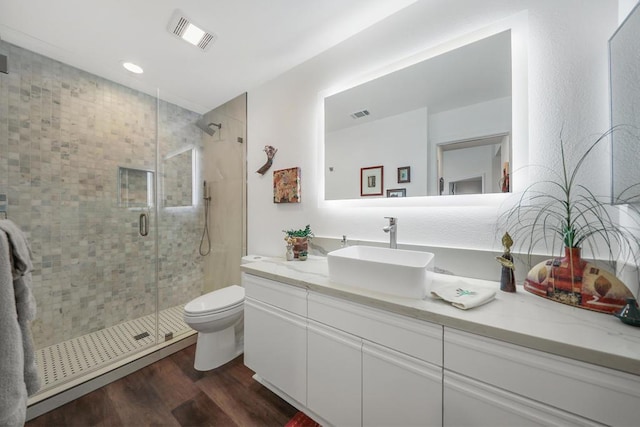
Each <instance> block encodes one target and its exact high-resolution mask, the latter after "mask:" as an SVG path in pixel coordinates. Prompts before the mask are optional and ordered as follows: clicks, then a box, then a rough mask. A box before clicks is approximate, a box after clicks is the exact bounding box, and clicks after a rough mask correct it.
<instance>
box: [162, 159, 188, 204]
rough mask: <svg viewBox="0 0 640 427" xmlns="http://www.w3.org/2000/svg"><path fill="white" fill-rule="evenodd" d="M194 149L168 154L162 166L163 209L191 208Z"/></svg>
mask: <svg viewBox="0 0 640 427" xmlns="http://www.w3.org/2000/svg"><path fill="white" fill-rule="evenodd" d="M195 159H196V156H195V149H194V148H193V147H191V148H187V149H186V150H182V151H180V152H177V153H172V154H169V155H168V156H166V157H165V158H164V161H163V164H162V168H163V170H162V178H163V179H162V185H163V195H164V197H163V200H164V206H165V207H179V206H193V193H194V184H195V183H194V176H195V175H194V170H195Z"/></svg>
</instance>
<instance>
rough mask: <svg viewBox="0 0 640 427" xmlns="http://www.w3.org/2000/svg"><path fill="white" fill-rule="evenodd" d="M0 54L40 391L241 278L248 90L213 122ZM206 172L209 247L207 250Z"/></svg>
mask: <svg viewBox="0 0 640 427" xmlns="http://www.w3.org/2000/svg"><path fill="white" fill-rule="evenodd" d="M0 54H3V55H6V56H7V57H8V65H9V73H8V74H0V198H2V199H4V198H6V202H3V203H4V204H5V205H6V211H7V216H8V218H9V219H11V220H13V221H14V222H15V223H16V224H18V226H20V228H21V229H22V230H23V231H25V232H26V234H27V237H28V238H29V240H30V243H31V246H32V251H33V261H34V271H33V293H34V296H35V298H36V302H37V306H38V317H37V319H36V321H34V322H33V324H32V332H33V336H34V344H35V347H36V349H37V356H36V357H37V362H38V367H39V369H40V372H41V376H42V380H43V388H42V390H41V392H40V393H39V395H36V396H35V397H34V398H33V399H32V403H33V402H37V401H39V400H42V399H44V398H45V397H48V396H50V395H53V394H55V393H57V392H59V391H61V390H64V389H65V388H68V387H71V386H73V385H74V384H77V383H80V382H82V381H86V380H87V379H88V378H91V377H92V376H95V375H97V374H100V373H103V372H105V371H107V370H109V369H111V367H113V366H115V365H116V364H118V363H122V362H123V361H125V360H131V358H132V357H133V358H135V357H136V355H137V354H144V353H149V352H151V351H153V350H155V349H158V348H160V347H161V346H164V345H168V344H171V343H174V342H177V341H179V340H180V339H181V338H184V337H185V336H186V335H187V334H192V331H191V330H190V329H189V328H188V327H187V326H186V325H185V324H184V322H183V320H182V308H183V306H184V304H185V303H187V302H188V301H189V300H191V299H193V298H195V297H196V296H198V295H201V294H202V293H203V292H205V291H208V290H212V289H217V288H221V287H224V286H227V285H230V284H232V283H239V267H238V265H239V259H240V257H241V255H242V253H243V249H244V218H245V212H244V209H245V207H244V206H245V204H244V197H243V194H244V191H245V189H244V185H245V184H244V182H245V176H246V172H245V171H246V168H245V163H244V162H245V153H244V149H245V148H244V147H245V144H239V143H238V141H239V140H244V138H245V129H246V126H245V125H246V113H245V115H243V114H242V113H241V111H242V109H243V108H244V109H245V110H244V111H246V97H245V96H244V95H243V96H241V97H238V98H237V99H236V100H233V101H231V102H230V105H226V104H225V105H224V106H221V107H219V108H217V109H215V110H212V111H211V112H209V113H207V114H206V115H205V116H206V117H207V118H209V116H211V117H213V116H215V120H212V121H215V122H216V123H220V124H221V125H222V127H221V129H219V130H217V131H216V132H215V134H214V135H209V134H208V133H205V132H203V131H202V130H201V129H200V128H199V127H198V126H196V122H197V121H198V120H201V119H202V118H203V116H201V115H200V114H198V113H195V112H192V111H189V110H187V109H185V108H182V107H180V106H178V105H175V104H172V103H169V102H166V101H163V100H162V98H163V96H161V95H162V93H161V92H160V91H158V93H157V94H156V96H152V95H148V94H145V93H141V92H138V91H135V90H133V89H130V88H127V87H125V86H122V85H120V84H117V83H114V82H111V81H108V80H105V79H103V78H100V77H98V76H95V75H92V74H90V73H87V72H84V71H81V70H78V69H76V68H73V67H71V66H69V65H66V64H62V63H60V62H57V61H54V60H52V59H49V58H46V57H43V56H41V55H38V54H36V53H34V52H31V51H28V50H26V49H23V48H21V47H18V46H15V45H11V44H9V43H6V42H2V41H0ZM174 99H175V98H174ZM239 111H240V113H238V112H239ZM221 156H223V157H221ZM204 180H207V181H208V182H210V183H211V185H212V193H211V195H212V204H211V212H210V215H209V230H210V234H211V242H212V251H211V253H210V254H209V255H208V256H207V257H202V256H200V255H199V254H198V245H199V242H200V237H201V233H202V230H203V227H204V210H203V207H204V204H203V202H202V197H203V194H202V183H203V181H204ZM222 214H223V215H222ZM221 263H223V265H222V267H220V264H221Z"/></svg>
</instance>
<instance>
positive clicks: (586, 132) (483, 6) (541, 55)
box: [248, 0, 617, 255]
mask: <svg viewBox="0 0 640 427" xmlns="http://www.w3.org/2000/svg"><path fill="white" fill-rule="evenodd" d="M612 3H613V4H612ZM525 10H528V13H527V15H528V31H529V36H528V38H527V39H528V66H527V67H526V69H525V70H524V72H526V73H528V115H526V116H524V117H523V115H522V114H520V113H519V112H516V113H515V116H514V127H515V126H516V125H518V124H522V123H525V124H526V122H527V121H528V129H529V131H528V148H527V150H528V158H529V159H531V160H535V162H536V163H543V164H549V165H553V164H557V157H556V155H555V153H557V143H558V137H559V134H560V131H561V129H563V137H564V139H565V140H566V141H567V143H569V144H572V145H574V146H575V145H579V144H586V143H588V142H589V141H590V140H591V137H592V136H593V134H596V133H600V132H602V131H604V130H605V129H606V128H607V126H608V83H607V40H608V38H609V37H610V36H611V34H612V33H613V31H614V29H615V27H616V23H617V7H616V4H615V2H612V1H610V0H589V1H585V0H563V1H557V0H530V1H525V0H484V1H478V0H452V1H446V2H431V1H419V2H417V3H416V4H414V5H412V6H410V7H408V8H407V9H405V10H403V11H400V12H398V13H397V14H395V15H393V16H391V17H389V18H387V19H386V20H384V21H382V22H380V23H378V24H376V25H374V26H372V27H370V28H368V29H367V30H365V31H363V32H361V33H359V34H358V35H356V36H354V37H352V38H351V39H349V40H347V41H345V42H343V43H341V44H339V45H337V46H335V47H333V48H332V49H330V50H328V51H326V52H324V53H322V54H320V55H318V56H316V57H315V58H313V59H311V60H309V61H307V62H306V63H304V64H302V65H300V66H298V67H296V68H294V69H292V70H291V71H289V72H287V73H285V74H283V75H281V76H280V77H278V78H276V79H274V80H272V81H270V82H267V83H265V84H263V85H262V86H260V87H257V88H255V89H253V90H250V91H249V95H248V101H249V108H248V141H249V146H248V168H249V177H248V209H249V211H248V250H249V252H254V253H262V254H267V255H281V254H282V252H283V249H284V243H283V240H282V237H283V234H282V232H281V230H282V229H285V228H292V227H299V226H304V225H305V224H307V223H310V224H311V226H312V229H313V230H314V231H315V233H316V234H317V235H319V236H328V237H340V236H342V235H343V234H346V235H347V236H348V237H349V238H353V239H361V240H376V241H385V240H386V239H387V236H386V235H385V234H384V233H383V232H382V227H383V225H384V224H385V220H384V218H383V217H384V216H389V215H393V216H397V217H398V218H399V229H398V230H399V231H398V240H399V242H400V243H415V244H427V245H437V246H448V247H454V248H470V249H499V248H500V244H499V240H500V237H499V235H501V233H498V234H499V235H496V233H495V230H494V228H495V221H496V217H497V211H498V204H499V203H500V202H501V201H502V200H503V199H501V198H500V197H499V196H501V195H496V196H498V197H491V196H479V197H485V198H486V199H482V201H487V200H488V201H489V202H488V203H484V202H480V200H479V199H473V201H472V203H473V204H474V206H472V208H470V207H469V206H468V205H465V204H464V203H463V204H462V205H461V204H460V203H459V202H452V203H456V204H455V205H449V202H447V203H444V202H443V203H439V204H432V205H427V206H424V205H423V206H410V205H407V204H406V203H410V201H411V200H412V199H403V200H395V201H396V202H401V203H400V204H392V203H389V204H386V205H383V206H377V205H368V204H364V205H354V206H351V205H349V204H340V203H338V204H333V203H322V202H319V195H320V194H322V192H323V189H322V188H319V185H320V184H321V183H322V179H323V176H322V170H320V169H319V157H318V156H319V154H320V153H321V152H322V151H321V145H320V144H321V141H320V136H321V135H322V128H323V125H324V124H323V122H322V111H323V108H322V102H321V101H322V100H321V95H322V94H323V93H326V91H328V90H330V89H332V88H335V87H337V86H346V85H347V82H350V81H357V80H358V78H359V77H361V76H363V75H366V74H368V73H371V72H372V71H373V70H377V69H380V68H381V67H383V66H385V65H388V64H390V63H393V62H395V61H398V60H401V59H403V58H406V57H408V56H410V55H413V54H416V53H417V52H420V51H423V50H425V49H428V48H432V47H434V46H438V45H440V44H442V43H444V42H446V41H448V40H451V39H454V38H457V37H460V36H463V35H465V34H468V33H470V32H473V31H476V30H478V29H481V28H483V27H486V26H488V25H491V24H493V23H495V22H496V21H499V20H502V19H505V18H508V17H510V16H513V15H514V14H517V13H519V12H522V11H525ZM514 72H515V73H519V72H520V70H514ZM267 144H269V145H273V146H275V147H277V148H278V149H279V151H278V154H277V155H276V158H275V164H274V169H280V168H286V167H292V166H300V167H301V168H302V192H303V194H302V203H300V204H295V205H283V204H278V205H276V204H273V202H272V175H271V174H270V173H267V174H265V176H260V175H258V174H255V173H252V171H255V170H256V169H258V168H259V167H260V166H261V165H262V164H263V163H264V160H265V158H264V153H263V152H262V149H263V147H264V146H265V145H267ZM515 151H516V150H515V149H514V156H516V154H517V153H516V152H515ZM605 152H606V150H605ZM590 173H592V177H591V179H592V180H593V182H594V183H596V185H600V186H601V187H602V189H603V190H604V191H606V189H607V187H608V185H609V178H608V176H609V168H608V166H607V162H606V158H604V157H603V158H602V159H601V163H600V164H597V165H594V167H590ZM532 176H533V178H534V179H539V178H540V176H535V175H534V174H532ZM470 197H471V196H470ZM440 199H446V200H451V199H452V197H446V198H440ZM414 200H415V199H414ZM494 201H497V203H492V202H494Z"/></svg>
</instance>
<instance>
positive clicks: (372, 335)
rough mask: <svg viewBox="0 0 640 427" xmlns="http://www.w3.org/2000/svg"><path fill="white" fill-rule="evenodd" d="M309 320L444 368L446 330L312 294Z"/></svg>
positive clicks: (309, 298) (309, 297)
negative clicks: (443, 336) (443, 350)
mask: <svg viewBox="0 0 640 427" xmlns="http://www.w3.org/2000/svg"><path fill="white" fill-rule="evenodd" d="M308 301H309V305H308V310H309V315H308V317H309V319H313V320H315V321H317V322H320V323H324V324H325V325H329V326H332V327H334V328H336V329H339V330H342V331H344V332H347V333H350V334H352V335H356V336H358V337H360V338H364V339H366V340H369V341H372V342H374V343H377V344H380V345H383V346H386V347H389V348H393V349H395V350H397V351H399V352H402V353H405V354H408V355H410V356H413V357H416V358H418V359H420V360H424V361H425V362H429V363H433V364H435V365H438V366H442V326H440V325H436V324H433V323H429V322H425V321H421V320H415V319H411V318H409V317H404V316H400V315H396V314H393V313H388V312H385V311H382V310H378V309H374V308H370V307H366V306H363V305H360V304H355V303H350V302H346V301H344V300H341V299H337V298H332V297H328V296H325V295H318V294H316V293H313V292H310V293H309V296H308Z"/></svg>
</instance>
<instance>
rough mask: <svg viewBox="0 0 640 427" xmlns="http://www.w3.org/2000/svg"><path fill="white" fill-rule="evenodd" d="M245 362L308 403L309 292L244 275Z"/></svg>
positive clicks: (298, 398) (259, 373)
mask: <svg viewBox="0 0 640 427" xmlns="http://www.w3.org/2000/svg"><path fill="white" fill-rule="evenodd" d="M242 283H243V285H244V287H245V303H244V307H245V308H244V363H245V365H247V366H248V367H249V368H251V369H252V370H253V371H255V372H256V373H257V374H258V375H259V376H260V377H261V378H262V379H264V380H266V381H267V382H269V383H270V384H271V385H273V386H275V387H277V388H278V389H279V390H281V391H282V392H284V393H286V394H287V395H289V396H290V397H292V398H293V399H295V400H297V401H298V402H300V403H302V404H306V401H307V381H306V380H307V320H306V314H307V291H306V289H300V288H295V287H293V286H284V285H282V284H281V283H278V282H274V281H271V280H268V279H264V278H261V277H257V276H252V275H248V274H244V273H243V275H242Z"/></svg>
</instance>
